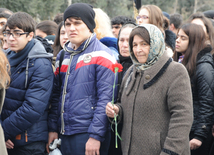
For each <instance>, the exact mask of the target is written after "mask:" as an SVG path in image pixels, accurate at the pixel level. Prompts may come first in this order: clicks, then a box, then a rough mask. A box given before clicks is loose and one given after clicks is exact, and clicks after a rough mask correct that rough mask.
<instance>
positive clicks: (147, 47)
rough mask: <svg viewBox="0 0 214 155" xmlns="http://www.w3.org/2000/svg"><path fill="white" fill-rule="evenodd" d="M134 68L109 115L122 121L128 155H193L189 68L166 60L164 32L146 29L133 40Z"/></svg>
mask: <svg viewBox="0 0 214 155" xmlns="http://www.w3.org/2000/svg"><path fill="white" fill-rule="evenodd" d="M129 47H130V57H131V58H132V61H133V65H132V66H131V67H130V68H129V69H128V71H127V72H126V74H125V77H124V78H123V81H122V84H121V87H120V92H119V100H118V102H117V103H116V104H115V105H114V106H113V105H112V104H111V103H110V102H109V103H108V104H107V106H106V114H107V116H108V117H110V118H113V117H114V112H115V113H116V114H117V115H118V121H122V123H123V128H122V135H121V138H122V141H121V146H122V152H123V155H139V154H142V155H167V154H171V155H189V154H190V150H189V137H188V135H189V131H190V128H191V125H192V120H193V108H192V94H191V86H190V81H189V76H188V73H187V71H186V69H185V67H184V66H183V65H181V64H179V63H177V62H174V61H172V58H171V57H170V56H169V55H168V54H167V49H166V48H165V43H164V38H163V35H162V32H161V31H160V29H159V28H157V27H156V26H154V25H152V24H144V25H141V26H138V27H136V28H134V29H133V30H132V32H131V34H130V36H129Z"/></svg>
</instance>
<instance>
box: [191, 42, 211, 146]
mask: <svg viewBox="0 0 214 155" xmlns="http://www.w3.org/2000/svg"><path fill="white" fill-rule="evenodd" d="M211 50H212V49H211V47H210V46H208V47H206V48H205V49H203V50H202V51H200V52H199V54H198V56H197V64H196V65H197V66H196V73H195V75H194V76H193V77H192V78H191V84H192V93H193V108H194V122H193V125H192V129H191V131H192V132H194V135H195V138H196V139H198V140H200V141H202V142H203V140H205V139H206V138H207V136H208V133H209V132H210V131H211V127H212V125H213V116H214V62H213V57H212V54H211V53H210V51H211Z"/></svg>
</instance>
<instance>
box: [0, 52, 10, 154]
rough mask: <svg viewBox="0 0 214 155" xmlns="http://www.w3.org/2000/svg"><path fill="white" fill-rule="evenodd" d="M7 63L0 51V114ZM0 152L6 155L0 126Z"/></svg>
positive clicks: (7, 68)
mask: <svg viewBox="0 0 214 155" xmlns="http://www.w3.org/2000/svg"><path fill="white" fill-rule="evenodd" d="M9 69H10V66H9V62H8V60H7V58H6V56H5V54H4V53H3V52H2V51H1V50H0V114H1V110H2V107H3V103H4V97H5V89H6V87H7V86H8V84H9V83H10V76H9ZM0 152H1V154H4V155H7V150H6V145H5V139H4V133H3V130H2V127H1V125H0Z"/></svg>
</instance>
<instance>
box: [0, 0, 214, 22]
mask: <svg viewBox="0 0 214 155" xmlns="http://www.w3.org/2000/svg"><path fill="white" fill-rule="evenodd" d="M68 1H69V0H0V6H1V7H4V8H7V9H10V10H12V11H13V12H17V11H24V12H27V13H29V14H31V15H32V16H33V17H34V18H35V19H36V20H37V21H40V20H52V19H53V18H54V16H55V15H56V14H57V13H60V12H64V10H65V9H66V8H67V6H68ZM195 1H197V5H196V6H195ZM70 2H72V3H77V2H83V3H89V4H91V5H92V6H93V7H95V8H101V9H102V10H104V11H105V12H106V13H107V14H108V15H109V17H110V18H112V17H114V16H118V15H126V16H129V17H133V16H134V11H133V0H70ZM175 2H176V0H141V3H142V5H146V4H154V5H157V6H159V7H160V8H161V9H162V10H163V11H166V12H168V13H169V14H172V13H175V11H176V12H177V13H180V14H182V15H183V18H184V19H186V18H188V17H189V16H190V15H191V14H192V13H193V12H194V10H195V11H201V12H203V11H206V10H212V9H213V8H214V0H177V2H178V3H177V5H175V4H176V3H175Z"/></svg>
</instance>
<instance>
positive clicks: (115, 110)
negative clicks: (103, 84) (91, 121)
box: [106, 102, 119, 118]
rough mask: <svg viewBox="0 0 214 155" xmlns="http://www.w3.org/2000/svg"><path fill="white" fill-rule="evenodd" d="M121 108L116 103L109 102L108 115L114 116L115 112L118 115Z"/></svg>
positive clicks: (107, 106)
mask: <svg viewBox="0 0 214 155" xmlns="http://www.w3.org/2000/svg"><path fill="white" fill-rule="evenodd" d="M118 113H119V108H118V107H117V106H116V105H112V104H111V102H109V103H108V104H107V105H106V115H107V116H108V117H110V118H114V114H116V115H118Z"/></svg>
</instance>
